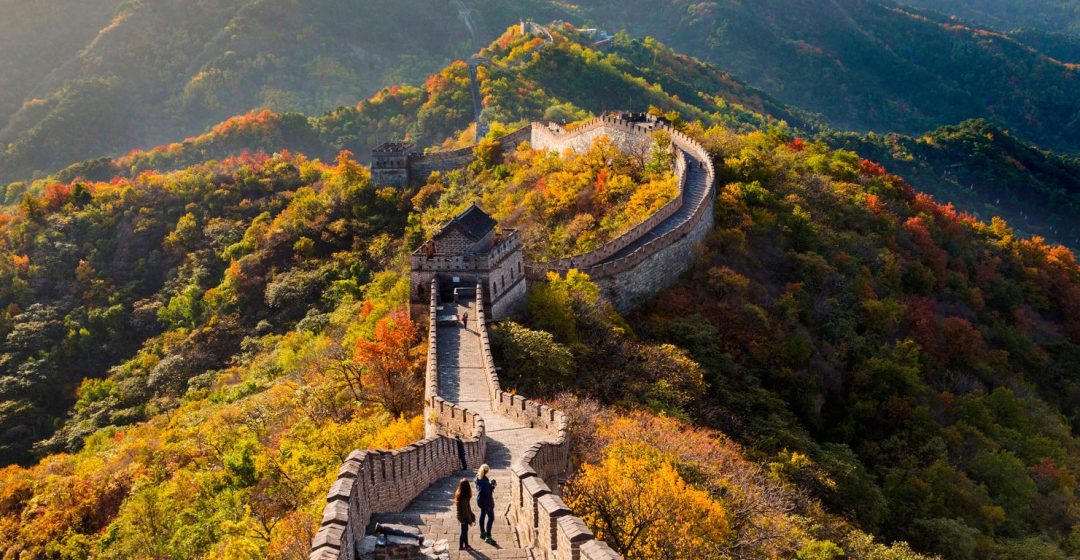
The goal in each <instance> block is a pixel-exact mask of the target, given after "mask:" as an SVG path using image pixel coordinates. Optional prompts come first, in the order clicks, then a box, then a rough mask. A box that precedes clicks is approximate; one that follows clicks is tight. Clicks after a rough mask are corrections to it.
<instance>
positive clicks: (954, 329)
mask: <svg viewBox="0 0 1080 560" xmlns="http://www.w3.org/2000/svg"><path fill="white" fill-rule="evenodd" d="M695 134H698V135H700V136H702V137H703V138H704V139H705V141H706V142H707V143H708V144H709V146H710V147H711V149H712V150H714V152H715V153H717V154H718V157H719V160H720V161H722V164H723V165H722V167H721V170H720V173H721V174H722V175H723V177H724V185H723V188H722V191H721V192H720V194H719V196H718V200H717V210H716V219H717V225H716V227H715V229H714V231H713V233H712V234H711V236H710V238H709V240H708V242H707V243H706V246H705V247H704V248H703V249H702V250H701V251H700V252H699V256H698V258H697V260H696V262H695V264H694V268H693V270H692V271H691V272H690V273H689V274H687V275H685V276H684V278H683V280H682V281H681V282H680V283H679V284H678V285H677V286H676V287H675V288H673V289H671V290H668V291H667V292H664V293H662V294H661V295H659V296H658V297H657V298H656V299H655V300H654V301H653V302H651V303H649V304H647V305H645V306H644V307H642V308H641V309H638V310H637V311H636V312H634V313H633V314H631V315H630V316H629V317H628V318H627V321H626V322H623V321H622V320H621V319H619V318H618V317H613V316H612V315H611V311H610V310H609V309H608V308H606V307H605V306H604V304H603V303H602V302H598V301H597V299H596V297H597V296H596V291H595V287H594V288H589V286H588V282H587V281H584V280H582V279H580V278H576V277H571V276H568V278H567V279H566V280H565V281H554V280H553V281H552V282H551V283H550V284H547V285H545V286H541V287H534V288H533V289H532V292H531V295H530V303H529V314H528V316H527V317H526V318H525V325H524V326H518V325H514V324H508V325H502V326H500V327H499V328H498V333H497V336H496V337H495V346H496V351H497V352H496V354H497V361H499V363H500V364H501V365H502V366H503V371H504V372H508V373H507V374H508V375H510V376H511V379H512V380H513V381H512V382H513V383H516V385H515V386H516V387H518V388H519V389H520V390H521V391H522V392H523V393H533V394H535V393H537V392H540V393H544V392H546V393H547V394H549V395H555V394H557V393H559V392H560V391H570V392H571V393H573V394H574V395H576V396H577V398H581V397H589V398H592V399H596V400H599V401H600V402H602V403H605V404H607V405H608V406H615V407H618V408H621V409H625V408H627V407H629V408H632V409H636V408H641V407H644V408H646V409H650V410H652V411H654V412H663V413H665V414H667V415H669V416H673V417H675V418H683V419H688V420H690V421H692V422H693V423H695V424H697V425H699V426H706V427H710V428H714V429H718V430H720V431H722V432H723V433H725V434H727V435H728V436H730V437H732V438H733V439H735V440H736V441H738V442H740V443H742V444H744V445H745V446H747V453H748V455H749V456H751V457H754V458H756V460H758V461H761V462H762V463H764V464H767V465H768V466H769V468H770V469H771V472H772V473H773V474H774V475H775V476H776V477H777V478H778V480H781V481H784V482H786V483H790V484H794V485H795V486H797V487H798V488H800V489H801V490H802V491H805V492H808V493H809V495H811V496H813V497H815V498H817V499H820V500H821V501H822V503H823V504H824V506H825V508H826V509H827V510H828V511H831V512H836V513H840V514H842V515H844V516H845V518H846V519H848V520H849V521H850V522H852V523H853V524H855V525H856V526H858V527H860V528H861V529H863V530H866V531H870V532H873V533H875V534H877V535H879V536H880V537H883V538H885V539H886V540H891V539H903V540H905V541H907V542H909V543H910V544H911V545H912V546H914V547H915V549H916V550H920V551H923V552H927V553H936V554H940V555H942V556H943V557H944V558H948V559H982V558H1001V559H1005V558H1010V559H1016V558H1032V559H1034V558H1066V557H1070V556H1072V555H1075V554H1076V553H1077V552H1078V550H1077V548H1076V547H1077V541H1076V539H1075V533H1074V527H1075V526H1076V524H1077V521H1078V519H1077V517H1076V513H1075V512H1076V511H1077V509H1076V507H1077V503H1078V501H1077V500H1078V497H1077V495H1076V493H1075V489H1076V486H1075V484H1074V482H1073V481H1074V480H1076V477H1077V476H1078V475H1080V463H1078V462H1077V460H1078V458H1080V455H1078V452H1080V438H1077V436H1076V433H1077V416H1076V410H1077V401H1076V398H1077V382H1076V378H1075V375H1074V374H1073V372H1075V371H1076V369H1077V367H1078V366H1080V364H1078V363H1077V357H1078V356H1080V353H1078V350H1080V322H1078V320H1077V318H1078V317H1080V315H1078V314H1077V313H1078V311H1080V307H1078V306H1080V267H1078V266H1077V263H1076V261H1075V258H1074V255H1073V254H1072V253H1071V252H1070V251H1069V250H1067V249H1065V248H1063V247H1060V246H1051V245H1047V244H1045V243H1043V242H1042V241H1040V240H1023V239H1020V238H1017V237H1016V236H1015V235H1014V234H1013V232H1011V231H1010V230H1009V229H1008V228H1007V227H1006V226H1005V225H1004V224H1003V223H1002V222H1001V221H1000V220H996V219H995V220H993V221H991V222H989V223H987V222H979V221H976V220H974V219H973V218H971V217H970V216H967V215H964V214H961V213H958V212H956V211H955V209H954V208H953V207H951V206H944V205H940V204H938V203H936V202H934V201H933V199H932V198H930V197H929V196H927V195H925V194H921V193H918V192H916V191H914V190H913V189H911V188H910V187H909V186H908V185H906V184H904V183H903V181H901V180H900V179H898V178H897V177H895V176H891V175H888V174H887V172H886V170H885V169H884V168H883V167H881V166H880V165H878V164H876V163H873V162H871V161H868V160H865V159H861V158H859V157H858V156H856V155H855V154H854V153H852V152H847V151H832V150H829V149H828V148H826V147H825V146H824V145H822V144H807V143H805V142H803V141H801V140H799V139H797V138H793V137H790V136H784V135H783V134H766V133H751V134H749V135H735V134H732V133H731V132H729V131H726V130H723V129H720V128H717V129H711V130H708V131H702V130H701V129H700V128H698V129H697V132H695ZM656 343H666V344H669V345H671V346H666V347H663V348H664V349H663V350H659V349H656V348H655V347H654V349H653V350H652V351H650V352H645V351H644V349H643V348H642V345H643V344H644V345H646V346H645V347H646V348H647V347H648V345H652V344H656ZM643 352H644V353H645V356H642V355H641V353H643ZM684 352H685V353H684ZM671 360H682V362H681V365H680V366H678V367H674V366H673V365H672V364H671V362H670V361H671ZM515 373H516V374H517V376H516V377H513V376H514V375H515ZM578 413H579V414H582V413H584V415H585V417H589V416H590V413H589V411H588V409H586V410H584V411H579V412H578ZM601 416H603V415H602V414H601ZM607 421H608V424H607V428H608V431H605V430H604V427H605V423H604V422H601V423H600V429H599V431H598V433H599V436H598V438H597V439H598V440H599V442H597V441H596V440H588V443H586V444H583V446H582V451H581V452H582V453H583V454H585V455H586V456H592V457H594V460H595V461H597V466H595V467H593V468H592V469H588V468H587V469H586V470H585V472H584V474H582V475H581V478H580V479H577V480H576V481H575V482H573V483H572V484H571V486H570V489H571V498H570V500H571V503H574V504H575V505H576V506H579V507H584V508H585V510H586V511H585V515H588V512H589V511H594V510H591V509H590V508H592V507H594V505H595V504H598V503H600V504H602V503H606V502H605V501H604V500H603V499H601V498H598V496H604V492H605V491H609V492H610V491H613V490H611V488H612V486H610V484H611V482H609V480H610V478H609V477H615V478H616V479H617V477H618V476H620V475H621V476H626V474H625V473H626V469H633V468H636V467H635V466H634V465H638V464H639V463H637V461H642V460H645V458H647V457H653V458H654V460H655V458H656V457H657V456H659V457H660V459H659V460H660V461H661V463H663V462H664V461H670V462H671V463H672V464H675V465H681V466H682V468H684V469H686V470H688V471H693V469H695V468H707V467H705V466H704V465H707V464H708V463H709V461H707V460H703V459H702V458H701V457H694V454H695V453H697V452H699V451H700V452H704V450H699V449H694V451H681V450H679V449H678V446H675V445H671V446H668V445H665V444H664V443H663V441H664V440H663V439H662V438H660V437H657V436H648V435H646V436H644V442H643V441H641V440H639V439H638V438H637V437H636V436H628V434H636V435H641V434H643V433H644V434H647V433H648V432H649V429H650V428H632V427H630V426H627V425H626V424H625V423H623V421H616V422H615V423H614V424H611V423H610V422H612V420H611V419H608V420H607ZM612 431H614V432H615V433H616V434H617V433H622V434H623V435H622V436H618V435H615V436H613V435H612ZM620 437H621V438H623V439H622V441H621V442H620ZM611 438H613V439H614V441H611ZM676 441H678V440H676ZM601 442H606V443H607V444H608V445H610V447H608V448H607V449H604V448H603V447H600V448H598V447H597V445H598V444H600V443H601ZM630 442H633V443H630ZM688 445H689V444H688ZM691 447H692V446H691ZM687 455H690V457H687ZM620 459H621V460H623V461H627V463H626V464H625V465H620V462H619V460H620ZM680 472H682V471H680ZM707 480H714V478H712V477H710V478H708V479H707ZM605 484H607V485H608V486H605ZM594 485H595V486H594ZM642 491H644V490H642ZM575 495H581V496H582V498H581V500H580V501H577V502H575V501H574V496H575ZM770 496H772V497H774V498H776V497H780V496H783V493H782V492H781V491H780V490H779V489H776V490H774V492H773V493H771V494H770ZM729 507H730V506H729ZM729 511H730V510H729ZM575 512H576V513H579V514H581V512H579V511H578V510H575ZM609 513H610V512H609ZM596 516H597V517H596V518H595V519H597V522H598V523H599V524H600V526H601V527H604V528H605V530H606V533H605V535H616V536H617V537H619V536H620V531H621V529H620V527H618V526H613V525H609V524H605V521H604V519H605V518H604V517H603V513H602V510H596ZM621 536H625V535H621ZM744 536H745V534H744ZM657 538H659V537H657ZM784 538H785V537H784V536H783V532H782V531H777V532H775V533H772V534H768V535H763V539H764V542H767V543H771V544H772V545H778V544H780V543H783V542H784ZM617 540H618V539H617ZM834 543H835V544H838V545H839V546H838V548H839V549H844V550H845V551H847V552H848V553H852V552H853V546H852V545H851V544H848V543H845V542H842V539H840V538H837V539H836V540H835V541H834ZM840 554H841V553H840V552H839V551H838V550H830V552H829V554H827V555H826V556H824V557H826V558H841V557H842V556H841V555H840ZM766 556H767V553H766V552H763V551H758V552H756V553H754V554H751V555H750V557H755V558H757V557H766ZM781 556H784V554H783V553H781ZM856 556H858V554H857V553H856ZM814 557H816V556H814Z"/></svg>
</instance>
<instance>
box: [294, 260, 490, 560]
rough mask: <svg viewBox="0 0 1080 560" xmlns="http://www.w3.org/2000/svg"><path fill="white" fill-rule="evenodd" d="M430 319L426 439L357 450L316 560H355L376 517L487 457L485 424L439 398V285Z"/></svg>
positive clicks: (332, 498) (334, 493)
mask: <svg viewBox="0 0 1080 560" xmlns="http://www.w3.org/2000/svg"><path fill="white" fill-rule="evenodd" d="M432 283H433V285H432V287H431V299H430V304H431V305H430V313H429V316H428V356H427V370H426V372H425V384H424V414H425V418H426V432H427V433H426V436H427V437H425V438H424V439H422V440H420V441H417V442H415V443H413V444H411V445H407V446H405V447H402V448H400V449H393V450H380V449H371V450H361V449H357V450H355V451H353V452H352V453H350V454H349V456H348V458H347V459H346V460H345V462H344V463H342V465H341V468H340V469H338V476H337V479H336V480H335V481H334V484H333V485H331V487H330V492H328V493H327V495H326V506H325V507H324V508H323V518H322V522H321V524H320V527H319V530H318V532H317V533H316V534H315V538H314V539H313V540H312V544H311V555H310V558H311V559H312V560H316V559H318V560H353V559H355V558H359V557H360V546H361V542H362V541H363V539H364V536H365V534H366V529H367V526H368V523H370V521H371V517H372V515H375V514H378V513H388V512H395V511H401V510H402V509H404V508H405V506H407V505H408V504H409V503H410V502H412V501H413V500H414V499H416V497H417V496H419V495H420V494H421V493H422V492H423V491H424V490H425V489H427V487H428V486H431V485H432V484H433V483H434V482H435V481H437V480H439V479H441V478H444V477H446V476H449V475H451V474H453V473H455V472H457V471H459V470H461V451H462V450H464V453H465V461H466V464H467V465H468V466H469V468H477V467H479V466H480V465H481V464H483V463H484V458H485V457H486V456H487V440H486V438H485V435H486V429H485V426H484V419H483V417H482V416H480V415H479V414H477V413H476V412H475V411H472V410H470V409H468V408H465V407H463V406H459V405H457V404H454V403H451V402H449V401H447V400H446V399H444V398H442V397H440V396H439V374H438V353H437V352H436V332H437V329H436V324H437V321H438V318H437V317H436V310H437V308H438V293H439V291H438V285H437V280H433V281H432Z"/></svg>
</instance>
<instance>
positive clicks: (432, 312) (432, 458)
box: [311, 113, 716, 560]
mask: <svg viewBox="0 0 1080 560" xmlns="http://www.w3.org/2000/svg"><path fill="white" fill-rule="evenodd" d="M656 131H664V132H666V133H668V134H670V136H671V139H672V145H673V149H674V150H675V174H676V177H677V180H678V184H679V194H678V195H677V197H676V198H675V199H674V200H672V201H671V202H669V203H668V204H667V205H665V206H664V207H663V208H661V209H660V210H659V211H658V212H657V213H655V214H654V215H653V216H650V217H649V218H648V219H647V220H645V221H644V222H642V223H641V224H638V225H636V226H635V227H633V228H631V230H629V231H628V232H626V233H624V234H623V235H621V236H619V237H618V238H616V239H614V240H612V241H611V242H609V243H607V244H605V245H604V246H603V247H600V248H599V249H597V250H595V251H591V252H589V253H586V254H582V255H576V256H574V257H572V258H569V259H558V260H555V261H550V262H546V263H528V265H525V264H524V262H523V259H522V256H521V254H522V253H521V241H520V236H519V234H518V232H517V231H516V230H504V231H499V230H498V228H497V227H496V226H495V225H494V223H493V222H494V221H493V220H492V221H491V223H489V222H488V221H487V220H490V217H488V218H487V220H485V219H484V217H486V214H483V213H482V211H479V209H478V208H476V209H475V210H474V209H473V208H470V209H469V210H467V211H466V212H465V213H463V214H462V215H461V216H459V217H458V218H456V219H455V220H454V221H451V222H450V223H448V224H447V226H446V227H444V228H443V230H440V232H439V234H437V235H436V236H434V237H433V238H432V240H429V241H428V242H427V243H425V244H424V245H422V246H421V247H420V248H418V249H417V250H416V251H415V252H414V253H413V254H412V255H411V257H410V261H411V264H412V269H413V271H412V276H411V280H412V285H413V287H412V296H411V299H412V302H413V309H414V311H418V312H419V313H420V314H422V313H423V312H424V311H426V312H427V314H428V325H429V328H428V332H429V338H428V356H427V370H426V373H425V387H424V407H425V414H426V416H427V423H426V431H427V433H426V434H425V435H426V437H425V439H423V440H421V441H419V442H416V443H414V444H412V445H410V446H406V447H405V448H402V449H398V450H393V451H381V450H375V451H360V450H357V451H354V452H353V453H352V454H350V455H349V458H348V459H347V460H346V461H345V463H344V464H343V465H342V468H341V470H340V471H339V476H338V479H337V481H335V483H334V485H333V486H332V487H331V490H330V493H329V494H328V496H327V506H326V509H325V510H324V516H323V523H322V527H321V528H320V529H319V532H318V533H317V535H316V537H315V540H314V541H313V543H312V554H311V558H313V559H315V558H318V559H322V560H330V559H338V560H346V559H348V560H352V559H354V558H358V557H359V546H360V543H361V541H362V540H363V537H364V529H365V527H366V526H367V524H368V522H369V521H370V520H371V516H372V515H374V514H376V513H384V512H393V511H400V510H402V509H403V508H405V507H406V506H407V505H408V504H409V503H410V502H411V501H412V500H414V499H415V498H416V497H417V496H419V495H420V493H421V492H422V491H423V490H424V489H425V488H427V487H428V486H430V485H431V484H432V483H434V482H435V481H436V480H438V479H440V478H442V477H445V476H448V475H449V474H451V473H452V472H454V471H455V470H457V468H459V467H460V459H459V457H458V449H459V447H458V446H463V448H464V451H465V454H466V457H467V462H468V464H469V465H470V466H472V467H475V466H478V465H479V464H480V463H481V462H483V460H484V457H485V455H486V451H487V440H488V439H489V438H491V437H492V436H490V435H489V434H488V433H487V428H486V423H485V420H484V418H483V416H482V415H481V414H478V413H477V412H476V411H473V410H470V409H469V408H466V407H463V406H460V405H458V404H455V403H454V402H451V401H449V400H447V399H446V398H444V396H443V395H441V394H440V386H439V362H438V342H437V317H436V310H437V309H438V306H439V302H440V293H439V290H440V281H441V280H443V279H447V280H449V281H450V283H449V284H445V285H446V286H447V287H452V286H454V285H459V286H461V287H463V288H464V287H468V286H470V284H471V285H475V286H476V290H475V292H476V313H477V317H476V324H477V325H478V327H477V328H478V331H479V337H480V344H479V352H480V358H481V362H482V366H483V368H482V369H483V380H484V383H485V386H486V388H487V394H488V401H489V403H488V404H489V408H490V410H491V411H492V412H493V413H494V414H496V415H497V417H502V418H509V419H512V420H513V421H515V422H516V423H517V424H519V425H521V426H523V427H525V428H530V429H537V430H541V431H542V432H543V433H544V434H546V436H545V437H543V438H538V439H537V440H536V441H535V442H533V443H532V445H531V447H529V448H527V449H526V450H525V451H524V452H523V453H521V455H520V456H518V457H516V460H515V462H514V464H513V465H511V468H510V472H511V474H510V477H511V480H510V485H511V500H510V501H511V503H510V508H509V510H508V517H509V519H510V521H511V523H512V524H513V525H514V527H515V529H516V532H517V535H518V538H519V539H520V541H521V543H522V545H524V546H527V547H529V548H530V549H531V551H532V553H533V555H534V557H535V558H542V559H544V560H617V559H618V558H619V556H618V555H617V554H616V553H615V552H614V551H613V550H612V549H611V548H610V547H608V546H607V545H606V544H604V543H603V542H600V541H597V540H595V539H594V536H593V534H592V532H591V531H590V530H589V528H588V527H587V526H586V525H585V523H584V522H582V521H581V519H579V518H577V517H575V516H574V515H573V512H571V511H570V509H569V508H568V507H567V506H566V504H565V503H563V501H562V500H561V498H559V495H558V488H559V481H560V480H561V479H562V478H563V477H565V476H567V475H568V474H569V452H570V442H569V432H568V428H569V424H570V419H569V417H568V416H567V415H566V414H565V413H563V412H562V411H560V410H557V409H554V408H551V407H548V406H546V405H544V404H541V403H537V402H535V401H531V400H529V399H527V398H524V397H522V396H520V395H516V394H512V393H508V392H506V391H503V390H502V387H501V384H500V381H499V376H498V371H497V369H496V367H495V362H494V359H493V358H492V354H491V345H490V340H489V338H488V331H487V321H488V320H489V319H492V318H497V317H500V316H505V314H506V313H508V311H509V309H510V305H511V304H512V303H514V302H516V301H520V299H521V298H523V296H524V293H525V282H526V278H527V277H528V278H530V279H534V280H540V279H544V278H546V274H547V273H550V272H554V273H557V274H565V273H566V272H567V271H569V270H570V269H572V268H577V269H581V270H584V271H585V272H587V273H588V274H589V275H590V276H591V277H592V278H593V279H594V280H595V281H596V282H597V283H598V284H599V285H600V286H601V287H602V288H603V289H604V291H605V293H606V294H607V295H608V297H609V298H611V299H612V301H613V302H615V304H616V306H617V307H619V308H620V309H626V308H629V307H632V306H633V305H634V304H636V303H637V302H638V301H640V300H641V299H642V298H644V297H648V296H650V295H652V294H655V293H657V292H658V291H659V290H661V289H663V288H664V287H666V286H667V285H669V284H670V283H671V282H673V281H674V280H675V278H677V277H678V275H679V274H681V273H682V272H683V271H684V270H686V268H687V267H688V266H689V263H690V262H691V261H692V250H693V247H694V245H696V244H697V243H699V242H700V241H702V240H703V239H704V236H705V235H706V234H707V233H708V231H709V229H710V228H711V227H712V218H713V204H714V199H715V178H716V174H715V169H714V167H713V162H712V158H711V156H710V155H709V153H708V151H707V150H705V148H704V147H703V146H701V144H699V143H698V142H697V141H695V140H694V139H692V138H690V137H688V136H686V135H685V134H683V133H681V132H679V131H678V130H675V129H674V128H672V127H671V126H670V125H669V124H667V123H666V122H664V121H663V120H662V119H658V118H656V117H654V116H653V115H648V114H645V113H612V114H605V115H603V116H601V117H597V118H595V119H590V120H589V121H586V122H583V123H581V124H579V125H578V126H575V127H573V128H572V129H570V130H567V129H566V128H564V127H561V126H559V125H557V124H553V123H535V122H534V123H532V124H530V125H529V126H527V127H524V128H522V129H519V130H517V131H515V132H513V133H511V134H508V135H506V136H504V137H503V138H501V139H500V146H501V149H503V150H509V149H513V148H514V147H515V146H517V144H519V143H520V142H522V141H525V140H528V141H530V143H531V145H532V146H533V147H534V148H537V149H550V150H560V151H561V150H567V149H569V150H584V149H587V148H588V147H589V146H591V144H592V142H593V140H595V138H597V137H599V136H602V135H606V136H608V137H610V138H611V139H612V140H613V141H614V142H615V144H616V145H617V146H618V147H619V148H620V149H621V150H623V151H624V152H626V153H629V154H632V155H636V156H638V157H641V158H646V157H649V156H650V155H651V151H652V150H653V149H655V141H654V140H653V135H652V133H654V132H656ZM384 146H385V148H383V147H380V148H383V149H382V150H381V151H380V152H379V153H380V154H382V155H380V156H379V157H385V158H386V159H385V160H380V162H381V164H383V165H386V166H387V167H382V168H380V169H379V172H380V173H383V172H385V175H380V177H383V178H387V177H389V178H394V177H399V176H400V175H396V174H399V173H404V174H405V175H404V177H405V181H404V182H403V183H401V184H402V185H405V184H407V183H408V177H409V173H410V172H428V173H430V171H431V170H435V169H438V168H452V167H461V166H463V165H467V164H468V163H471V161H472V158H473V154H472V150H471V149H468V148H466V149H462V150H455V151H452V152H441V153H438V154H426V155H419V156H417V155H413V154H412V153H411V151H410V150H411V146H408V145H406V144H385V145H384ZM375 158H376V155H375V152H373V160H374V159H375ZM394 158H398V159H394ZM400 158H404V162H405V164H404V167H396V165H398V164H399V163H400V162H401V161H402V160H401V159H400ZM441 166H446V167H441ZM372 176H373V178H374V177H375V176H376V169H374V168H373V170H372ZM414 176H415V175H414ZM424 177H425V178H426V175H424ZM477 212H479V213H477ZM481 214H483V215H481ZM470 292H471V290H470ZM488 302H490V303H488ZM469 402H473V401H469ZM501 421H503V422H505V421H506V420H501ZM529 441H531V440H529Z"/></svg>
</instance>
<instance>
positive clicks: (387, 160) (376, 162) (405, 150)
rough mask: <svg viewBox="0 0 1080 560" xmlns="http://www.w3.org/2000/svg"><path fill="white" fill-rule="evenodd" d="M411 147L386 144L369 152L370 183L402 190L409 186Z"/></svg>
mask: <svg viewBox="0 0 1080 560" xmlns="http://www.w3.org/2000/svg"><path fill="white" fill-rule="evenodd" d="M412 154H413V145H412V144H409V143H406V142H386V143H384V144H382V145H380V146H379V147H377V148H375V149H373V150H371V181H372V183H374V184H375V185H376V186H380V187H398V188H404V187H405V186H407V185H408V184H409V157H411V156H412Z"/></svg>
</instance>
